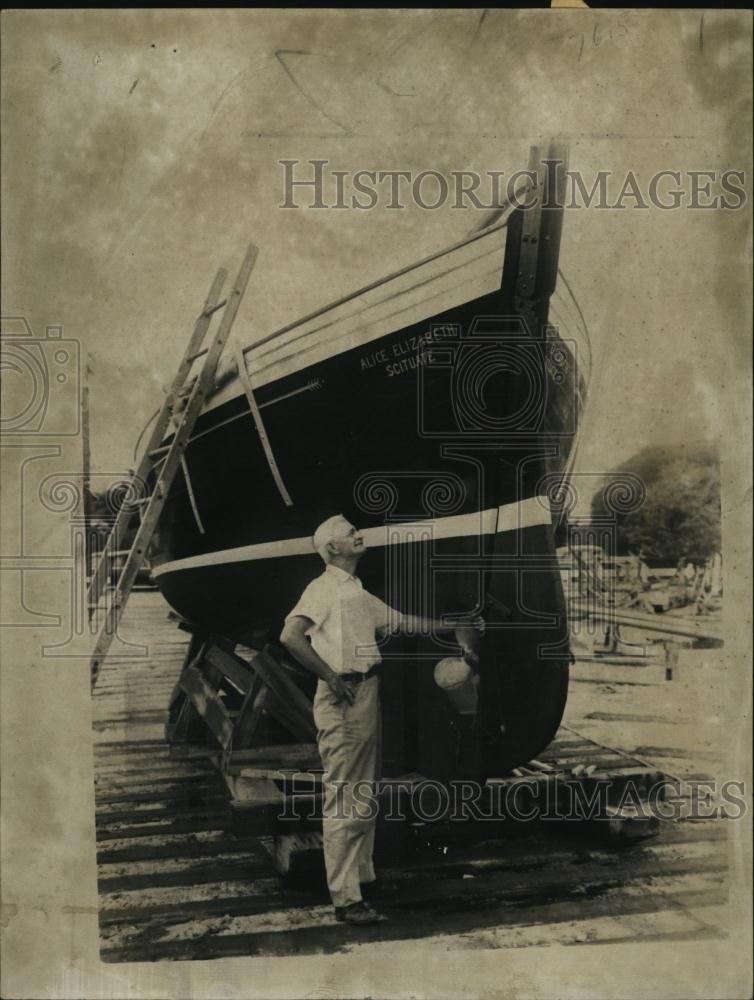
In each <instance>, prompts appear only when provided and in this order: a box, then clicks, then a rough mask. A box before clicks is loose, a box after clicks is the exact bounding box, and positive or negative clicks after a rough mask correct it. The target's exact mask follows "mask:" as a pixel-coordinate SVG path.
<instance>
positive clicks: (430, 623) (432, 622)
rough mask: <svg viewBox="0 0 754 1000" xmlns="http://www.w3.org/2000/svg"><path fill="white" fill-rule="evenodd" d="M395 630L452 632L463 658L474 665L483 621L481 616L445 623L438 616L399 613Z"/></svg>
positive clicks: (477, 657)
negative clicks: (470, 621) (460, 622)
mask: <svg viewBox="0 0 754 1000" xmlns="http://www.w3.org/2000/svg"><path fill="white" fill-rule="evenodd" d="M397 631H399V632H413V633H417V632H420V633H424V634H427V633H432V634H434V635H443V634H447V633H449V632H453V633H454V634H455V638H456V642H457V643H458V645H459V646H460V647H461V649H462V650H463V655H464V658H465V659H466V660H468V662H469V663H471V664H474V665H476V664H477V663H479V645H480V641H481V638H482V635H483V634H484V621H483V619H482V618H479V617H478V618H476V619H474V621H473V622H472V623H471V624H468V623H467V622H464V623H463V624H447V623H445V622H442V621H440V619H439V618H421V617H419V616H417V615H404V614H401V615H400V616H399V621H398V628H397Z"/></svg>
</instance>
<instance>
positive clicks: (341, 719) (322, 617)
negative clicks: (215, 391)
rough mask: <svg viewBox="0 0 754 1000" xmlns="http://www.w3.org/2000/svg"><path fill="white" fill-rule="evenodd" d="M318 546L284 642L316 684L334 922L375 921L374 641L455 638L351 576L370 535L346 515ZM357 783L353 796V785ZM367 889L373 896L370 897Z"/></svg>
mask: <svg viewBox="0 0 754 1000" xmlns="http://www.w3.org/2000/svg"><path fill="white" fill-rule="evenodd" d="M312 541H313V544H314V548H315V549H316V550H317V552H318V553H319V554H320V556H321V557H322V559H323V560H324V562H325V571H324V572H323V573H322V575H321V576H319V577H317V578H316V579H315V580H313V581H312V582H311V583H310V584H309V586H308V587H307V588H306V590H305V591H304V593H303V594H302V595H301V599H300V600H299V602H298V604H297V605H296V606H295V607H294V608H293V610H292V611H291V612H290V614H289V615H288V616H287V618H286V620H285V626H284V628H283V631H282V633H281V636H280V641H281V642H282V644H283V645H284V646H285V648H286V649H287V650H288V651H289V652H290V653H291V655H292V656H294V657H295V658H296V659H297V660H298V662H299V663H300V664H301V665H302V666H304V667H306V669H307V670H310V671H311V672H312V673H314V674H316V675H317V676H318V677H319V683H318V684H317V692H316V695H315V698H314V721H315V724H316V726H317V742H318V745H319V752H320V756H321V758H322V764H323V766H324V768H325V782H324V787H325V801H324V809H323V823H322V830H323V840H324V852H325V867H326V870H327V884H328V888H329V890H330V896H331V897H332V901H333V905H334V907H335V916H336V918H337V919H338V920H341V921H345V922H346V923H351V924H357V925H360V924H371V923H374V922H375V921H376V920H378V919H379V917H378V915H377V914H376V913H375V911H374V910H373V909H372V908H371V907H370V906H369V905H368V904H367V903H366V902H365V901H364V899H363V897H362V887H369V886H371V887H372V889H373V891H374V889H375V888H376V879H375V873H374V866H373V862H372V854H373V849H374V832H375V824H376V819H377V815H376V803H375V801H374V799H371V798H370V800H369V801H367V800H366V797H365V796H364V794H363V792H364V784H365V783H367V784H368V787H369V788H370V789H371V788H373V784H372V783H373V782H374V781H375V780H376V779H377V778H378V777H379V774H378V769H379V756H380V745H379V744H380V714H379V712H380V705H379V677H378V675H377V668H378V666H379V664H380V662H381V659H382V658H381V656H380V651H379V649H378V647H377V642H376V640H377V639H378V638H381V637H383V636H384V635H386V634H387V633H388V632H393V631H405V630H412V631H420V630H422V629H427V628H431V629H433V630H434V631H435V632H450V631H453V626H449V625H444V624H443V623H442V622H440V621H424V620H421V619H416V618H414V617H413V616H410V615H402V614H400V613H399V612H397V611H394V610H393V609H392V608H389V607H388V606H387V605H386V604H383V602H382V601H381V600H379V598H377V597H375V596H374V595H372V594H370V593H368V592H367V591H366V590H364V588H363V586H362V584H361V581H360V580H359V579H358V577H356V576H355V575H354V574H355V570H356V567H357V565H358V563H359V560H360V559H361V557H362V556H363V555H364V552H365V551H366V544H365V542H364V536H363V535H362V534H361V532H359V531H358V530H357V529H356V528H355V527H354V526H353V525H352V524H350V523H349V522H348V521H347V520H346V519H345V518H344V517H343V516H342V515H341V514H338V515H335V516H334V517H331V518H329V519H328V520H327V521H325V522H324V523H323V524H321V525H320V526H319V527H318V528H317V530H316V532H315V533H314V538H313V540H312ZM455 633H456V640H457V642H458V643H459V645H460V646H461V647H462V648H463V650H464V654H465V656H466V658H467V659H468V660H469V661H470V662H476V660H477V655H476V652H475V650H474V646H475V645H476V637H477V635H478V632H477V631H476V630H475V629H474V628H468V627H467V628H463V627H461V626H459V627H457V628H456V629H455ZM355 783H360V784H361V787H360V788H357V794H356V795H354V785H355ZM368 891H369V890H368V888H367V892H368Z"/></svg>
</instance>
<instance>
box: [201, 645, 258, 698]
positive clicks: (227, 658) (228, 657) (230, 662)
mask: <svg viewBox="0 0 754 1000" xmlns="http://www.w3.org/2000/svg"><path fill="white" fill-rule="evenodd" d="M205 660H208V661H209V662H210V663H211V664H212V666H213V667H216V668H217V670H219V671H220V673H221V674H222V675H223V677H226V678H227V679H228V680H229V681H230V682H231V684H233V686H234V687H236V688H238V690H239V691H241V693H242V694H246V693H247V692H248V691H249V688H250V687H251V682H252V680H253V679H254V674H253V672H252V671H251V670H250V669H249V664H248V663H247V662H246V660H242V659H241V657H240V656H235V655H234V654H233V653H231V652H229V651H228V650H226V649H221V648H220V646H218V645H216V644H215V643H214V642H212V643H210V646H209V648H208V650H207V652H206V654H205Z"/></svg>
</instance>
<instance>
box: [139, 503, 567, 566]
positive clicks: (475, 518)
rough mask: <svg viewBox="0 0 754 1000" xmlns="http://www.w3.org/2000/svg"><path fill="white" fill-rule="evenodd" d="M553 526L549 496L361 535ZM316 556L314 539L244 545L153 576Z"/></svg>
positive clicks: (402, 536)
mask: <svg viewBox="0 0 754 1000" xmlns="http://www.w3.org/2000/svg"><path fill="white" fill-rule="evenodd" d="M545 524H550V502H549V500H548V498H547V497H546V496H538V497H529V498H528V499H527V500H519V501H518V502H516V503H509V504H504V505H503V506H502V507H490V508H489V510H479V511H473V512H472V513H470V514H453V515H451V516H450V517H437V518H434V519H432V518H427V519H426V520H422V521H409V522H406V523H402V524H386V525H382V526H380V527H378V528H365V529H364V530H363V532H362V534H363V535H364V540H365V541H366V544H367V546H368V547H369V548H379V547H380V546H386V545H401V544H406V543H410V542H417V541H423V540H424V539H426V538H427V536H428V535H430V536H431V538H432V539H433V540H434V539H440V538H466V537H471V536H477V537H478V536H479V535H494V534H496V533H500V532H503V531H516V530H521V529H523V528H533V527H536V526H537V525H545ZM313 554H314V549H313V548H312V539H311V536H306V537H304V538H281V539H279V540H278V541H275V542H259V543H257V544H256V545H241V546H239V547H238V548H235V549H222V550H221V551H218V552H207V553H205V554H204V555H200V556H189V557H188V558H186V559H176V560H174V561H173V562H168V563H163V564H162V565H161V566H156V567H155V569H154V570H153V575H154V576H162V575H163V573H177V572H179V571H180V570H187V569H201V568H202V567H205V566H225V565H229V564H231V563H239V562H257V561H258V560H260V559H279V558H282V557H285V556H310V555H313Z"/></svg>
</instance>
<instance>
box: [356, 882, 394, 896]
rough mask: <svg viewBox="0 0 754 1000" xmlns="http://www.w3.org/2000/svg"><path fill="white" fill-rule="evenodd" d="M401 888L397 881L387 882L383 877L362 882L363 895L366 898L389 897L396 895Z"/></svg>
mask: <svg viewBox="0 0 754 1000" xmlns="http://www.w3.org/2000/svg"><path fill="white" fill-rule="evenodd" d="M400 889H401V887H400V885H399V884H398V883H397V882H385V881H383V880H382V879H381V878H380V879H375V880H374V881H373V882H362V883H361V895H362V896H363V897H364V899H389V898H390V896H396V895H397V894H398V893H399V892H400Z"/></svg>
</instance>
